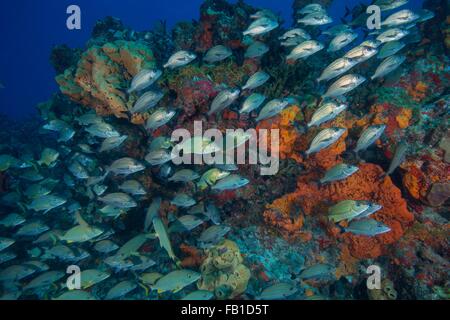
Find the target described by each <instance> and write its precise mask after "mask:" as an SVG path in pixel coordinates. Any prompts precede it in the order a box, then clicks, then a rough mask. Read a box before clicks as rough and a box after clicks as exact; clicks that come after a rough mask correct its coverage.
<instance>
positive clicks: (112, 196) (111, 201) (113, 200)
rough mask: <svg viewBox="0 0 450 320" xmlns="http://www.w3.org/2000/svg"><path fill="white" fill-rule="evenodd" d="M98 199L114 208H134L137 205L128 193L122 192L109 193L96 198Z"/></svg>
mask: <svg viewBox="0 0 450 320" xmlns="http://www.w3.org/2000/svg"><path fill="white" fill-rule="evenodd" d="M98 200H99V201H101V202H103V203H106V204H108V205H111V206H113V207H116V208H123V209H127V208H134V207H136V206H137V203H136V201H134V200H133V198H131V197H130V196H129V195H128V194H126V193H123V192H116V193H109V194H107V195H106V196H104V197H100V198H98Z"/></svg>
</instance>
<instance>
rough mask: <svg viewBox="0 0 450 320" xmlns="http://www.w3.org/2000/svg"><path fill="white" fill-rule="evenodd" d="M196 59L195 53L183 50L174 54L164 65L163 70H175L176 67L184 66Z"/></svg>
mask: <svg viewBox="0 0 450 320" xmlns="http://www.w3.org/2000/svg"><path fill="white" fill-rule="evenodd" d="M196 58H197V55H196V54H195V53H190V52H187V51H184V50H181V51H178V52H176V53H174V54H173V55H172V56H171V57H170V58H169V61H167V63H166V64H165V65H164V68H169V69H175V68H178V67H182V66H185V65H187V64H189V63H191V62H192V61H194V60H195V59H196Z"/></svg>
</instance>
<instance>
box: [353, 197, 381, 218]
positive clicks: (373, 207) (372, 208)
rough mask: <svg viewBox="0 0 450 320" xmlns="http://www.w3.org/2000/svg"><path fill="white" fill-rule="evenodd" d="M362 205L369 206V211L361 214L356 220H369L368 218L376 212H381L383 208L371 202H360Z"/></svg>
mask: <svg viewBox="0 0 450 320" xmlns="http://www.w3.org/2000/svg"><path fill="white" fill-rule="evenodd" d="M359 202H360V203H363V204H365V205H367V209H366V210H364V211H363V212H361V213H360V214H359V215H357V216H356V217H355V219H356V220H358V219H363V218H367V217H368V216H370V215H372V214H374V213H375V212H377V211H379V210H381V208H382V206H381V205H379V204H378V203H374V202H369V201H359Z"/></svg>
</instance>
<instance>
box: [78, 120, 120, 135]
mask: <svg viewBox="0 0 450 320" xmlns="http://www.w3.org/2000/svg"><path fill="white" fill-rule="evenodd" d="M86 131H87V132H89V133H90V134H91V135H93V136H94V137H98V138H111V137H118V136H120V133H119V132H117V131H116V130H115V129H114V128H113V126H112V125H110V124H108V123H105V122H102V123H94V124H91V125H90V126H89V127H87V128H86Z"/></svg>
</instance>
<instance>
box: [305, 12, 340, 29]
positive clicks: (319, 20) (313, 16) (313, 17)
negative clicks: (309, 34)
mask: <svg viewBox="0 0 450 320" xmlns="http://www.w3.org/2000/svg"><path fill="white" fill-rule="evenodd" d="M297 22H298V23H301V24H304V25H306V26H323V25H325V24H329V23H332V22H333V19H332V18H331V17H330V16H328V14H327V13H326V12H325V11H318V12H312V13H309V14H308V15H306V16H304V17H303V18H301V19H298V20H297Z"/></svg>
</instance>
